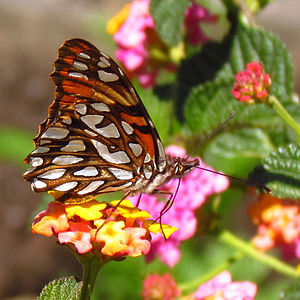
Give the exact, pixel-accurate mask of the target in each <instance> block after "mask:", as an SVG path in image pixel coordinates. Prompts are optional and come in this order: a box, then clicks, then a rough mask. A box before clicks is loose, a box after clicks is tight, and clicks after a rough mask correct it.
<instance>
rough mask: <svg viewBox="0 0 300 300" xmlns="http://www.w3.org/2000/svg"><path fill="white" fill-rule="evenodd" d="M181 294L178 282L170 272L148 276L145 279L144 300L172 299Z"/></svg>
mask: <svg viewBox="0 0 300 300" xmlns="http://www.w3.org/2000/svg"><path fill="white" fill-rule="evenodd" d="M179 295H180V291H179V289H178V288H177V285H176V282H175V281H174V279H173V278H172V277H171V276H170V275H169V274H168V273H166V274H164V275H161V276H160V275H157V274H153V275H150V276H148V277H147V278H146V279H145V281H144V287H143V299H144V300H154V299H161V300H172V299H175V298H176V297H178V296H179Z"/></svg>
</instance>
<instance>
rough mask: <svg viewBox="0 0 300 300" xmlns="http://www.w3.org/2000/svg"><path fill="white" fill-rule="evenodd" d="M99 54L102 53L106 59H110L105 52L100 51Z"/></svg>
mask: <svg viewBox="0 0 300 300" xmlns="http://www.w3.org/2000/svg"><path fill="white" fill-rule="evenodd" d="M100 54H101V55H103V56H104V57H106V58H107V59H110V57H109V56H108V55H107V54H106V53H104V52H102V51H100Z"/></svg>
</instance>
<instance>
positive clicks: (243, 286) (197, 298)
mask: <svg viewBox="0 0 300 300" xmlns="http://www.w3.org/2000/svg"><path fill="white" fill-rule="evenodd" d="M256 292H257V287H256V285H255V284H254V283H252V282H249V281H242V282H233V281H232V277H231V274H230V273H229V272H228V271H223V272H221V273H220V274H218V275H216V276H215V277H214V278H212V279H211V280H209V281H207V282H205V283H203V284H201V285H200V286H199V287H198V289H197V291H196V292H195V293H192V294H190V295H188V296H185V297H179V296H180V294H179V293H180V292H179V290H178V287H177V285H176V282H175V281H174V279H173V278H172V277H171V276H170V275H169V274H164V275H156V274H153V275H150V276H149V277H147V278H146V279H145V281H144V287H143V299H144V300H151V299H164V300H172V299H175V298H176V297H179V299H180V300H213V299H215V300H252V299H254V297H255V295H256Z"/></svg>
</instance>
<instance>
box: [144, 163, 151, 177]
mask: <svg viewBox="0 0 300 300" xmlns="http://www.w3.org/2000/svg"><path fill="white" fill-rule="evenodd" d="M143 172H144V174H145V177H146V178H147V179H150V178H151V176H152V174H153V172H152V167H151V166H150V165H144V166H143Z"/></svg>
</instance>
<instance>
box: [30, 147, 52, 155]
mask: <svg viewBox="0 0 300 300" xmlns="http://www.w3.org/2000/svg"><path fill="white" fill-rule="evenodd" d="M49 150H50V149H49V148H48V147H37V148H36V149H35V150H34V151H32V152H31V154H34V153H46V152H48V151H49Z"/></svg>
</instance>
